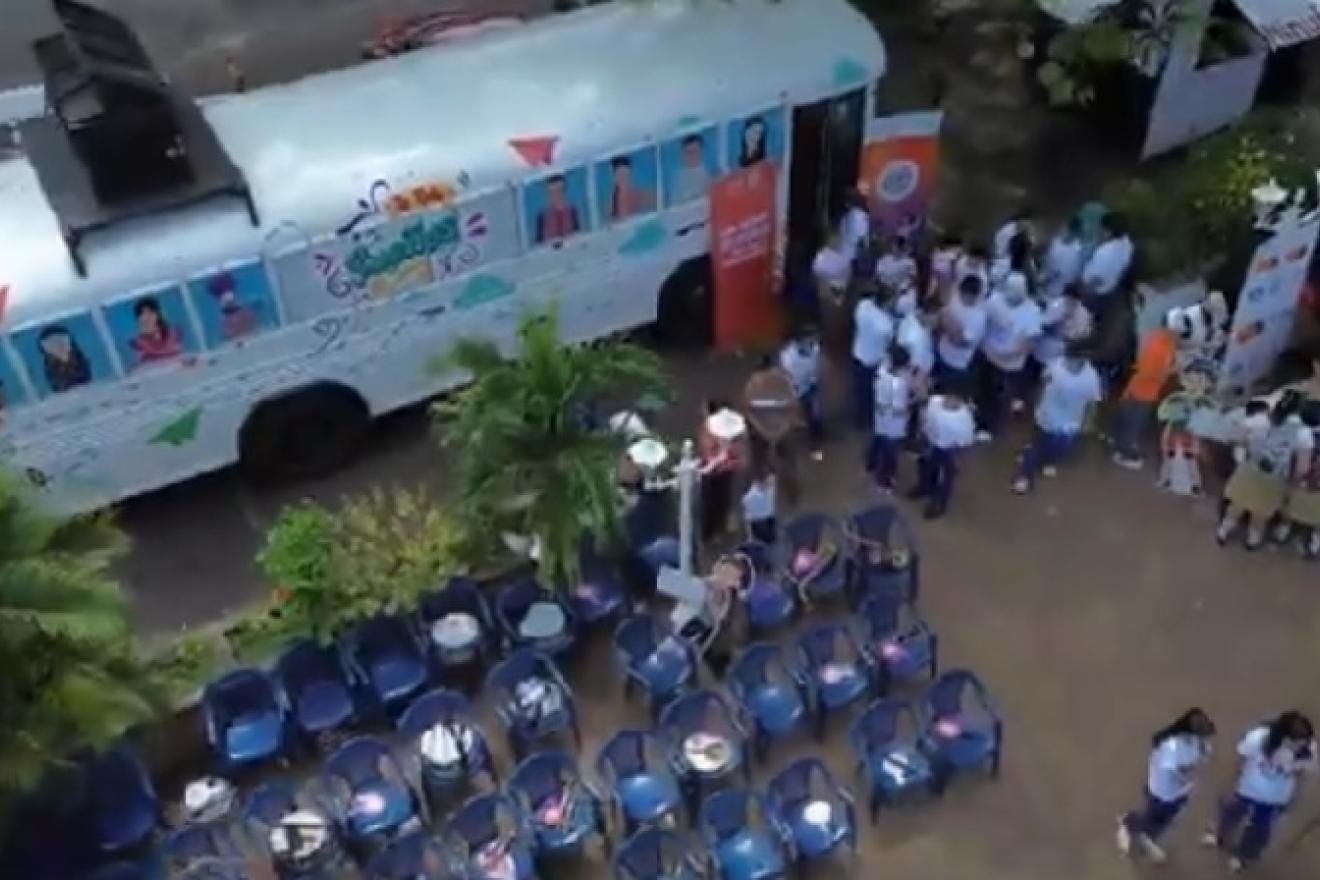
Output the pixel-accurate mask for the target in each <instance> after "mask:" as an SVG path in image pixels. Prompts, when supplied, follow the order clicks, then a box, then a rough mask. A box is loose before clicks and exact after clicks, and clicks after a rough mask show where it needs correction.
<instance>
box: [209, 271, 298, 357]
mask: <svg viewBox="0 0 1320 880" xmlns="http://www.w3.org/2000/svg"><path fill="white" fill-rule="evenodd" d="M188 295H189V296H190V297H192V305H193V311H194V312H196V314H197V320H198V321H199V322H200V323H201V325H202V338H203V339H204V340H205V342H206V347H207V348H216V347H218V346H221V345H226V344H228V343H230V342H237V341H238V340H240V339H246V338H247V337H249V336H252V335H254V334H257V333H261V332H263V331H265V330H270V329H272V328H274V327H275V326H276V325H277V324H278V323H279V316H278V315H277V314H276V312H275V297H274V295H273V294H272V293H271V288H270V279H269V278H268V277H267V276H266V267H265V266H263V265H262V264H261V263H259V262H251V263H244V264H242V265H240V266H231V267H229V268H227V269H222V270H220V271H218V272H212V273H210V274H209V275H202V276H200V277H198V278H194V279H193V280H192V281H189V282H188Z"/></svg>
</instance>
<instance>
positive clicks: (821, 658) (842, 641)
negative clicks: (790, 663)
mask: <svg viewBox="0 0 1320 880" xmlns="http://www.w3.org/2000/svg"><path fill="white" fill-rule="evenodd" d="M797 656H798V663H799V665H800V666H801V668H802V670H803V671H804V672H805V673H806V674H807V676H808V678H809V679H810V680H811V684H812V694H813V695H814V696H815V700H816V705H815V707H814V709H815V715H816V733H817V735H818V736H819V735H823V734H824V732H825V718H826V716H827V715H828V714H829V713H831V712H836V711H838V710H840V709H843V708H846V707H848V706H850V705H852V704H853V703H855V702H857V701H859V700H862V699H864V698H866V697H867V696H868V695H869V694H870V692H871V683H872V679H873V674H874V670H873V668H872V664H871V658H870V655H868V654H867V652H866V651H865V650H864V649H863V648H862V646H861V644H860V643H859V642H858V641H857V637H856V636H855V635H854V634H853V631H852V630H851V629H850V628H849V627H848V625H847V624H845V623H843V622H841V621H832V622H829V623H822V624H820V625H818V626H815V627H813V628H811V629H809V630H807V631H806V632H804V633H802V634H801V635H800V636H799V637H798V640H797Z"/></svg>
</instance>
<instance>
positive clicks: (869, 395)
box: [852, 299, 894, 428]
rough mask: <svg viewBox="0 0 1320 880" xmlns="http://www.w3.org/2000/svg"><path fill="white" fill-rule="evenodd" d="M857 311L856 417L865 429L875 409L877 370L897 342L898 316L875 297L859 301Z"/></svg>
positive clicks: (855, 330) (855, 319)
mask: <svg viewBox="0 0 1320 880" xmlns="http://www.w3.org/2000/svg"><path fill="white" fill-rule="evenodd" d="M853 314H854V323H855V326H854V328H853V346H852V384H853V420H854V422H855V423H856V425H857V427H859V428H864V427H866V426H867V425H869V424H870V423H871V416H872V414H873V413H874V411H875V400H874V393H875V392H874V386H875V371H876V368H877V367H879V366H880V364H881V363H882V362H883V361H884V359H885V355H886V353H887V352H888V351H889V345H890V343H891V342H893V339H894V319H893V318H891V317H890V316H889V315H888V314H887V313H886V312H885V311H884V309H882V308H880V306H879V305H877V304H876V303H875V301H874V300H871V299H863V300H862V301H860V302H859V303H857V308H856V310H855V311H854V313H853Z"/></svg>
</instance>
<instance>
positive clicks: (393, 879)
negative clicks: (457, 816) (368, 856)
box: [367, 830, 453, 880]
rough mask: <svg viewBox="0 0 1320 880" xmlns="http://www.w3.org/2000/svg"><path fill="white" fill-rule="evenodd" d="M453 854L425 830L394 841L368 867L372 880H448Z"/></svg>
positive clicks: (450, 873)
mask: <svg viewBox="0 0 1320 880" xmlns="http://www.w3.org/2000/svg"><path fill="white" fill-rule="evenodd" d="M452 868H453V866H452V864H451V861H450V854H449V853H447V852H446V851H445V849H444V847H442V846H441V845H440V841H439V840H437V839H436V838H435V837H433V836H432V835H431V834H430V833H429V832H427V831H424V830H419V831H414V832H412V833H411V834H406V835H404V836H403V837H400V838H399V839H397V840H395V841H394V842H393V843H391V844H390V845H389V847H387V848H386V849H385V850H383V851H381V852H380V853H378V854H377V855H376V856H375V857H374V858H372V860H371V861H370V863H369V864H368V868H367V870H368V872H369V874H370V876H371V880H445V878H447V877H450V876H452Z"/></svg>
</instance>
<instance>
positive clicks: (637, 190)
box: [596, 147, 660, 223]
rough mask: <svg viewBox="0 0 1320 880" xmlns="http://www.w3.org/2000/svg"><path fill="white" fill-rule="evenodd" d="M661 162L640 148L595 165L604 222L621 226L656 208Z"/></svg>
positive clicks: (600, 207)
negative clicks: (620, 224) (626, 221)
mask: <svg viewBox="0 0 1320 880" xmlns="http://www.w3.org/2000/svg"><path fill="white" fill-rule="evenodd" d="M659 164H660V161H659V159H657V158H656V151H655V147H642V148H640V149H637V150H633V151H632V152H630V153H620V154H619V155H617V156H615V157H613V158H612V159H607V160H605V161H604V162H597V163H596V199H597V207H598V209H599V210H600V216H601V218H602V222H604V223H622V222H624V221H625V220H628V219H630V218H632V217H640V216H642V215H643V214H650V213H653V212H654V211H655V209H656V207H657V197H656V192H657V189H658V183H659V177H660V169H659Z"/></svg>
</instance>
